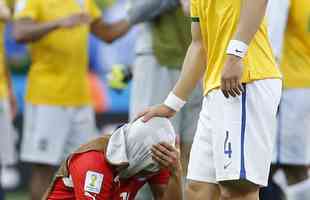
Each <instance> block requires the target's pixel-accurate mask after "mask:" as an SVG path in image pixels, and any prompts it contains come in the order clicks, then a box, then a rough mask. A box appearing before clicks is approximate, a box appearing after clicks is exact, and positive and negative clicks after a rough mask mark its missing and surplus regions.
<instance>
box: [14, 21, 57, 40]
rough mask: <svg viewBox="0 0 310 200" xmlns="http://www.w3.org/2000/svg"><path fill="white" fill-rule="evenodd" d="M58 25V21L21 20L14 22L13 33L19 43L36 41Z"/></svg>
mask: <svg viewBox="0 0 310 200" xmlns="http://www.w3.org/2000/svg"><path fill="white" fill-rule="evenodd" d="M58 27H59V26H58V23H57V21H52V22H46V23H36V22H33V21H32V20H19V21H17V22H15V23H14V30H13V35H14V38H15V40H16V41H17V42H19V43H27V42H34V41H37V40H40V39H41V38H42V37H44V36H46V35H47V34H49V33H50V32H52V31H54V30H56V29H57V28H58Z"/></svg>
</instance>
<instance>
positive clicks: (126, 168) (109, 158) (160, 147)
mask: <svg viewBox="0 0 310 200" xmlns="http://www.w3.org/2000/svg"><path fill="white" fill-rule="evenodd" d="M174 144H175V133H174V130H173V128H172V125H171V123H170V122H169V120H168V119H165V118H154V119H152V120H151V121H149V122H148V123H143V122H142V121H141V120H137V121H135V122H133V123H131V124H126V125H124V126H122V127H121V128H119V129H118V130H116V131H115V132H114V133H113V134H112V135H111V136H104V137H101V138H98V139H96V140H93V141H92V142H90V143H88V144H86V145H83V146H82V147H80V148H79V149H78V150H77V151H76V152H75V153H73V154H71V155H70V156H69V157H68V159H67V160H66V162H65V163H64V164H63V165H62V166H61V167H60V169H59V170H58V172H57V174H56V177H55V178H54V181H53V182H52V184H51V186H50V188H49V189H48V191H47V192H46V194H45V197H44V198H43V199H49V200H52V199H67V200H69V199H72V200H73V199H91V200H94V199H97V200H133V199H134V198H135V195H136V194H137V192H138V191H139V189H140V188H141V187H142V186H143V185H144V184H145V183H149V184H150V186H151V188H152V192H153V196H154V199H155V200H159V199H167V200H168V199H172V198H174V199H181V179H180V178H181V165H180V160H179V155H178V151H177V150H176V149H175V147H174Z"/></svg>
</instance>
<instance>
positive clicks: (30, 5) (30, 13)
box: [14, 0, 40, 20]
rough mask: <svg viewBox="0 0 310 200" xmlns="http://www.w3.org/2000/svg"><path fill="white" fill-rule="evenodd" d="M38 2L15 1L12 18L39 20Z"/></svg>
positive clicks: (30, 0) (37, 0)
mask: <svg viewBox="0 0 310 200" xmlns="http://www.w3.org/2000/svg"><path fill="white" fill-rule="evenodd" d="M39 4H40V0H17V3H16V5H15V12H14V18H15V19H21V18H31V19H33V20H38V19H39V13H40V5H39Z"/></svg>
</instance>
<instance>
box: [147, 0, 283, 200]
mask: <svg viewBox="0 0 310 200" xmlns="http://www.w3.org/2000/svg"><path fill="white" fill-rule="evenodd" d="M266 7H267V0H244V1H241V0H238V1H224V0H219V1H209V0H192V3H191V15H192V20H193V22H192V43H191V45H190V47H189V50H188V53H187V56H186V58H185V61H184V65H183V69H182V73H181V76H180V78H179V80H178V82H177V84H176V86H175V87H174V89H173V92H171V93H170V94H169V96H168V98H167V99H166V100H165V102H164V103H163V104H161V105H158V106H154V107H152V108H149V109H148V110H146V111H145V112H144V113H141V115H144V120H145V121H148V120H149V119H150V118H152V117H154V116H162V117H172V116H174V115H175V114H176V112H177V111H179V110H180V109H181V108H182V107H183V106H184V104H185V103H186V100H187V99H188V97H189V95H190V93H191V92H192V91H193V89H194V88H195V86H196V84H197V82H198V81H199V80H200V79H201V77H202V75H204V95H205V99H204V102H203V108H202V111H201V113H200V118H199V122H198V127H197V132H196V135H195V138H194V143H193V146H192V150H191V154H190V161H189V167H188V175H187V177H188V179H189V180H190V183H189V185H188V187H187V190H186V196H187V198H188V199H190V200H216V199H227V200H241V199H244V200H257V199H259V188H260V187H261V186H266V185H267V182H268V175H269V168H270V163H271V160H272V155H271V153H272V149H273V143H272V141H273V137H272V136H273V135H274V134H275V128H276V113H277V109H278V105H279V101H280V96H281V80H280V79H281V74H280V72H279V70H278V69H277V68H276V63H275V60H274V56H273V54H272V49H271V46H270V44H269V41H268V33H267V29H266V24H265V22H264V16H265V10H266Z"/></svg>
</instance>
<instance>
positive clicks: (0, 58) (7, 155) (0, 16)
mask: <svg viewBox="0 0 310 200" xmlns="http://www.w3.org/2000/svg"><path fill="white" fill-rule="evenodd" d="M10 19H11V13H10V10H9V8H8V7H7V5H6V1H4V0H0V148H1V150H0V164H1V168H2V167H8V166H9V165H12V164H15V161H16V158H15V159H14V158H13V157H14V156H12V153H14V152H15V151H14V148H15V146H14V135H13V133H12V120H13V119H14V117H15V115H16V111H17V105H16V99H15V96H14V95H13V91H12V85H11V78H10V75H9V70H8V69H7V67H6V64H5V50H4V29H5V23H6V22H8V21H9V20H10ZM1 171H2V170H1ZM0 176H1V174H0ZM1 193H2V192H1Z"/></svg>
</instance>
